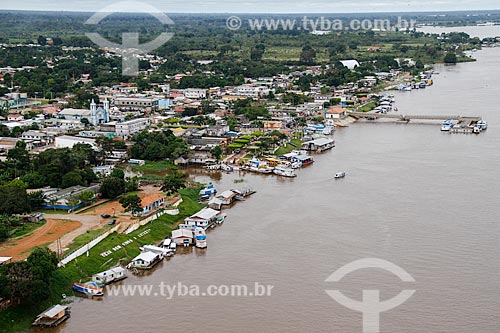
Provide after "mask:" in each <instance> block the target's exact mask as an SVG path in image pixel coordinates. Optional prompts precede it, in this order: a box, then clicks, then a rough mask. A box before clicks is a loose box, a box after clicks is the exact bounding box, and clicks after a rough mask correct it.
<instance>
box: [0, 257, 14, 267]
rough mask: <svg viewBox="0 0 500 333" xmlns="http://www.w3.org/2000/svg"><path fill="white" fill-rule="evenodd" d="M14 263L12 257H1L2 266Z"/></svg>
mask: <svg viewBox="0 0 500 333" xmlns="http://www.w3.org/2000/svg"><path fill="white" fill-rule="evenodd" d="M11 261H12V257H0V266H2V265H6V264H8V263H10V262H11Z"/></svg>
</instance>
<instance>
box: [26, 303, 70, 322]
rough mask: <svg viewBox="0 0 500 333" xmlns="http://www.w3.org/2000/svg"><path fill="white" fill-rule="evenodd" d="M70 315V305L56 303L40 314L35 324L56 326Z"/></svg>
mask: <svg viewBox="0 0 500 333" xmlns="http://www.w3.org/2000/svg"><path fill="white" fill-rule="evenodd" d="M69 317H70V311H69V307H67V306H65V305H60V304H57V305H54V306H53V307H51V308H50V309H48V310H46V311H45V312H43V313H41V314H39V315H38V316H37V317H36V319H35V321H34V322H33V324H32V325H33V326H42V327H55V326H58V325H59V324H61V323H62V322H63V321H65V320H66V319H68V318H69Z"/></svg>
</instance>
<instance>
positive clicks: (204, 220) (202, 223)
mask: <svg viewBox="0 0 500 333" xmlns="http://www.w3.org/2000/svg"><path fill="white" fill-rule="evenodd" d="M219 214H220V212H219V211H218V210H215V209H212V208H203V209H202V210H200V211H199V212H198V213H196V214H193V215H191V216H189V217H186V218H185V219H184V227H185V228H188V229H191V228H192V229H194V228H196V227H201V228H204V229H206V228H207V227H208V226H209V225H211V224H212V223H213V222H215V221H216V220H217V217H218V216H219Z"/></svg>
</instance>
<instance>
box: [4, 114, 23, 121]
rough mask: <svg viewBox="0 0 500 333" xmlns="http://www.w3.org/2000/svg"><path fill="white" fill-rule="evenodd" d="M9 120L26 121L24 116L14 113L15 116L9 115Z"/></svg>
mask: <svg viewBox="0 0 500 333" xmlns="http://www.w3.org/2000/svg"><path fill="white" fill-rule="evenodd" d="M7 120H8V121H22V120H24V117H23V115H22V114H19V113H13V114H9V115H8V116H7Z"/></svg>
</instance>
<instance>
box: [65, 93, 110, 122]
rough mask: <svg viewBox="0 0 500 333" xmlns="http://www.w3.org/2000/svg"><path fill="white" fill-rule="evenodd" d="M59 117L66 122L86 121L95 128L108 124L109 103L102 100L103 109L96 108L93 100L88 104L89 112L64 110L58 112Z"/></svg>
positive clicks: (84, 110)
mask: <svg viewBox="0 0 500 333" xmlns="http://www.w3.org/2000/svg"><path fill="white" fill-rule="evenodd" d="M58 115H59V117H64V119H68V120H78V121H82V120H83V119H87V120H88V122H89V124H91V125H93V126H96V125H99V124H103V123H107V122H109V101H108V99H105V100H104V106H103V107H97V104H96V103H95V101H94V100H92V102H91V103H90V110H86V109H64V110H62V111H61V112H59V114H58Z"/></svg>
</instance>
